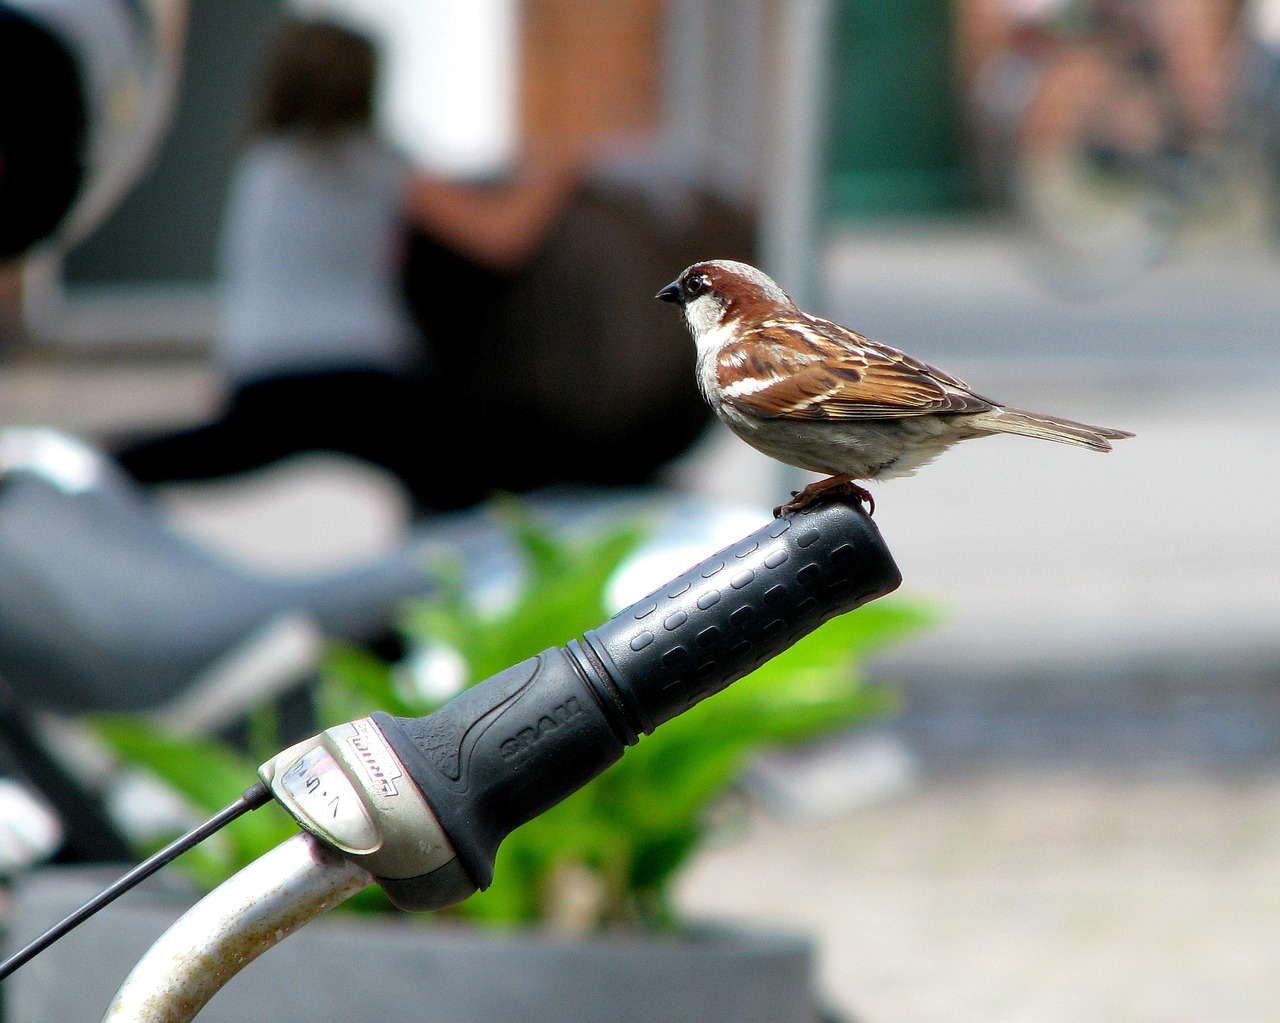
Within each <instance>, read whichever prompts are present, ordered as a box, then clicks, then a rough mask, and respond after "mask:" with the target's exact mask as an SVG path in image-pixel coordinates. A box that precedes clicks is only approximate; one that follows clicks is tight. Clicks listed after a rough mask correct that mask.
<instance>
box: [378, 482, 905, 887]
mask: <svg viewBox="0 0 1280 1023" xmlns="http://www.w3.org/2000/svg"><path fill="white" fill-rule="evenodd" d="M901 581H902V577H901V575H900V574H899V573H898V569H897V566H896V565H894V563H893V559H892V557H891V556H890V554H889V551H888V549H887V548H886V547H885V545H884V541H883V540H882V539H881V538H880V533H879V531H878V530H877V529H876V527H875V525H874V524H873V523H872V522H871V520H870V518H868V517H867V516H866V514H865V513H863V511H862V510H861V508H858V507H854V506H851V505H846V504H836V503H828V504H824V505H820V506H817V507H814V508H812V509H810V510H808V511H806V512H801V513H799V514H797V515H793V516H788V517H787V518H785V519H777V520H774V521H773V522H771V523H769V525H767V526H765V527H764V528H762V529H760V530H758V531H757V532H755V533H753V534H751V535H750V536H748V537H746V538H745V539H743V540H740V541H738V542H737V543H735V544H733V545H732V546H730V547H727V548H725V549H724V550H722V551H720V552H719V553H717V554H714V555H712V556H711V557H710V558H707V559H706V560H705V561H703V562H701V563H700V564H698V565H696V566H694V567H693V568H691V569H690V570H689V571H687V572H685V573H684V574H683V575H681V576H679V577H677V578H676V579H673V580H671V582H669V583H667V584H666V585H665V586H663V587H662V588H661V589H659V590H655V591H654V592H653V593H651V594H650V595H649V596H647V597H645V598H644V599H643V600H640V601H637V602H636V603H634V604H632V605H631V606H630V607H628V608H626V609H625V610H623V611H620V612H619V613H618V614H617V615H615V616H614V617H613V618H611V619H610V620H609V621H608V622H606V623H605V624H604V625H602V626H601V627H600V628H598V629H594V630H592V631H590V632H588V633H587V634H586V635H585V636H584V637H583V638H582V640H580V641H579V640H574V641H572V642H570V643H569V644H568V646H567V647H554V648H552V649H550V650H544V651H543V652H542V653H540V654H538V655H537V656H535V657H532V658H530V659H529V660H527V661H523V662H521V663H520V664H515V665H512V666H511V667H510V668H508V669H506V670H505V671H502V672H499V673H498V674H497V675H494V676H492V677H491V678H488V679H486V680H485V681H483V682H481V683H479V684H477V685H476V686H474V687H472V688H471V689H469V690H467V691H466V692H464V693H462V694H460V695H459V696H457V697H456V698H455V699H453V700H452V701H450V702H449V703H448V704H446V705H445V706H444V707H442V708H441V709H440V710H438V711H436V712H435V713H434V714H432V715H430V716H428V717H425V718H395V717H392V716H390V715H388V714H382V713H375V714H374V715H373V719H374V721H376V722H377V724H378V727H379V728H380V729H381V730H382V733H383V734H384V735H385V736H386V738H387V740H388V742H390V743H391V745H392V747H393V748H394V749H395V751H396V753H397V755H398V756H399V757H400V760H401V762H402V763H403V764H404V766H405V768H406V770H407V771H408V773H409V775H410V776H411V777H412V778H413V780H414V782H415V783H416V784H417V786H418V788H419V789H420V790H421V792H422V794H423V796H425V797H426V800H427V802H428V803H430V804H431V807H432V809H433V810H434V812H435V814H436V816H437V818H438V819H439V821H440V823H441V825H442V826H443V827H444V829H445V831H446V833H447V834H448V835H449V839H450V841H451V843H452V844H453V846H454V848H455V850H456V851H457V855H458V859H459V861H460V862H461V863H462V865H463V867H464V869H465V871H466V873H467V875H468V877H469V878H470V881H471V883H472V884H474V885H475V886H476V887H479V888H484V887H486V886H487V885H488V884H489V881H490V879H491V878H492V876H493V861H494V855H495V854H496V852H497V849H498V844H499V843H500V842H501V841H502V839H503V838H504V837H505V836H506V835H507V834H508V833H509V832H510V831H511V829H512V828H514V827H516V826H518V825H519V824H522V823H524V822H525V821H527V820H529V819H531V818H532V817H534V816H536V815H537V814H539V813H542V812H543V811H544V810H546V809H547V808H548V807H550V806H552V805H554V804H555V803H558V802H559V801H560V800H562V799H564V798H565V797H566V796H567V795H569V794H570V793H571V792H574V791H576V790H577V789H578V788H580V787H581V786H583V785H585V784H586V783H587V782H588V781H590V780H591V779H592V778H594V777H595V776H596V775H597V774H599V773H600V772H601V771H603V770H604V769H605V768H606V767H608V766H609V765H610V764H612V763H613V762H614V761H616V760H617V759H618V758H619V757H621V756H622V755H623V750H624V749H625V748H626V746H628V745H630V744H632V743H634V742H636V741H637V739H638V738H639V736H640V734H642V733H648V732H651V731H653V729H654V728H656V727H657V726H658V725H660V724H661V723H662V722H664V721H667V720H669V719H670V718H673V717H675V716H676V715H677V714H679V713H681V712H682V711H684V710H687V709H688V708H689V707H691V706H693V704H695V703H697V702H698V701H700V700H702V699H705V698H706V697H708V696H710V695H712V694H713V693H716V692H719V691H720V690H721V689H723V688H725V686H727V685H729V684H730V683H731V682H733V681H735V680H736V679H739V678H741V677H742V676H743V675H746V674H747V673H748V672H750V671H752V670H754V669H755V668H757V667H758V666H759V665H761V664H763V663H764V662H765V661H767V660H768V659H769V658H771V657H773V656H775V655H777V654H779V653H781V652H782V651H783V650H785V649H786V648H787V647H789V646H791V644H792V643H794V642H796V640H798V639H800V638H802V637H803V636H805V635H806V634H807V633H809V632H812V631H813V630H814V629H815V628H817V627H818V626H819V625H821V624H822V623H823V622H825V621H827V620H828V619H830V618H833V617H835V616H836V615H838V614H842V613H844V612H845V611H849V610H851V609H853V608H855V607H857V606H858V605H859V604H863V603H866V602H867V601H868V600H872V599H874V598H876V597H879V596H883V595H884V594H886V593H889V592H891V591H892V590H894V589H896V588H897V586H898V585H899V583H900V582H901Z"/></svg>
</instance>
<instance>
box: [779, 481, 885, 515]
mask: <svg viewBox="0 0 1280 1023" xmlns="http://www.w3.org/2000/svg"><path fill="white" fill-rule="evenodd" d="M842 498H843V499H846V500H847V499H849V498H852V499H853V500H855V501H857V502H858V503H859V504H865V505H866V506H867V514H868V515H874V514H875V513H876V499H875V498H874V497H872V496H871V491H869V490H868V489H867V488H866V487H861V486H859V485H858V484H857V483H854V482H853V477H852V476H828V477H827V478H826V479H824V480H817V481H815V482H813V483H810V484H809V485H808V486H807V487H805V488H804V489H803V490H793V491H792V492H791V500H790V501H788V502H787V503H786V504H783V505H779V506H778V507H777V508H775V509H773V517H774V518H775V519H777V518H781V517H782V516H783V515H794V514H795V513H796V512H798V511H802V510H804V509H805V508H808V507H809V506H810V505H812V504H815V503H817V502H818V501H824V500H840V499H842Z"/></svg>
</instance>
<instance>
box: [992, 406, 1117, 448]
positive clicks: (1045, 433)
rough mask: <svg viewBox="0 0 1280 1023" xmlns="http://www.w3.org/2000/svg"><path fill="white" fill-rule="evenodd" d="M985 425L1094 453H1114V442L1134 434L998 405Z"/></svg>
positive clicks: (1002, 431)
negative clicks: (1089, 449)
mask: <svg viewBox="0 0 1280 1023" xmlns="http://www.w3.org/2000/svg"><path fill="white" fill-rule="evenodd" d="M983 425H984V426H985V427H986V428H987V429H989V430H991V431H992V432H993V433H1015V434H1018V435H1019V436H1021V437H1038V438H1040V439H1041V440H1053V441H1057V442H1058V443H1060V444H1075V445H1077V446H1079V447H1082V448H1092V449H1093V450H1094V451H1110V450H1111V443H1110V442H1111V441H1113V440H1123V439H1124V438H1125V437H1132V436H1133V434H1131V433H1129V432H1128V431H1126V430H1113V429H1111V428H1110V427H1109V426H1090V425H1088V424H1087V423H1077V422H1075V421H1074V420H1071V419H1060V418H1059V417H1057V416H1047V415H1044V414H1043V413H1040V412H1027V411H1025V410H1023V409H1017V408H1006V407H1004V406H997V407H996V408H993V409H992V410H991V411H990V412H988V413H986V414H985V415H984V416H983Z"/></svg>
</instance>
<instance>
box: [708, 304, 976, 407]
mask: <svg viewBox="0 0 1280 1023" xmlns="http://www.w3.org/2000/svg"><path fill="white" fill-rule="evenodd" d="M716 373H717V376H718V379H719V383H720V386H721V388H722V390H723V392H724V397H725V400H726V401H728V402H729V403H730V404H731V405H733V407H734V408H736V409H738V410H739V411H741V412H743V413H744V414H746V415H750V416H754V417H756V418H760V419H774V418H780V417H789V418H795V419H815V420H816V419H884V418H901V417H905V416H923V415H933V414H937V413H949V412H951V413H971V412H985V411H988V410H989V409H991V408H993V407H994V405H995V403H994V402H990V401H988V400H987V399H985V398H982V397H980V396H978V395H976V394H974V393H973V392H972V391H970V390H969V388H968V386H967V385H966V384H965V383H964V382H963V381H961V380H958V379H956V378H955V377H952V376H949V375H948V374H946V373H943V372H942V371H941V370H939V369H935V368H934V367H933V366H930V365H929V364H928V363H926V362H922V361H920V360H919V359H913V358H912V357H911V356H909V355H907V354H905V353H904V352H900V351H898V350H897V349H896V348H890V347H889V346H888V345H882V344H879V343H878V342H876V341H872V340H870V339H869V338H866V337H863V336H862V335H861V334H858V333H857V332H855V331H852V330H849V329H848V328H846V327H842V326H840V325H839V324H836V323H832V322H831V321H829V320H823V319H819V318H817V317H807V318H806V319H805V320H803V321H796V320H794V319H787V320H782V319H766V320H762V321H761V322H760V323H759V324H758V325H756V326H754V327H753V328H751V329H750V330H748V331H745V332H744V333H743V334H742V336H741V337H739V338H737V339H736V340H734V341H732V342H730V343H728V344H726V345H724V346H723V347H722V348H721V349H720V352H719V355H718V359H717V364H716Z"/></svg>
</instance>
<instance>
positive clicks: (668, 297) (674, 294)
mask: <svg viewBox="0 0 1280 1023" xmlns="http://www.w3.org/2000/svg"><path fill="white" fill-rule="evenodd" d="M653 297H654V298H660V299H662V301H664V302H678V303H683V302H684V289H683V288H681V287H680V282H679V281H672V282H671V283H670V284H668V285H667V286H666V287H665V288H663V289H662V290H661V291H659V292H658V293H657V294H656V295H654V296H653Z"/></svg>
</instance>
